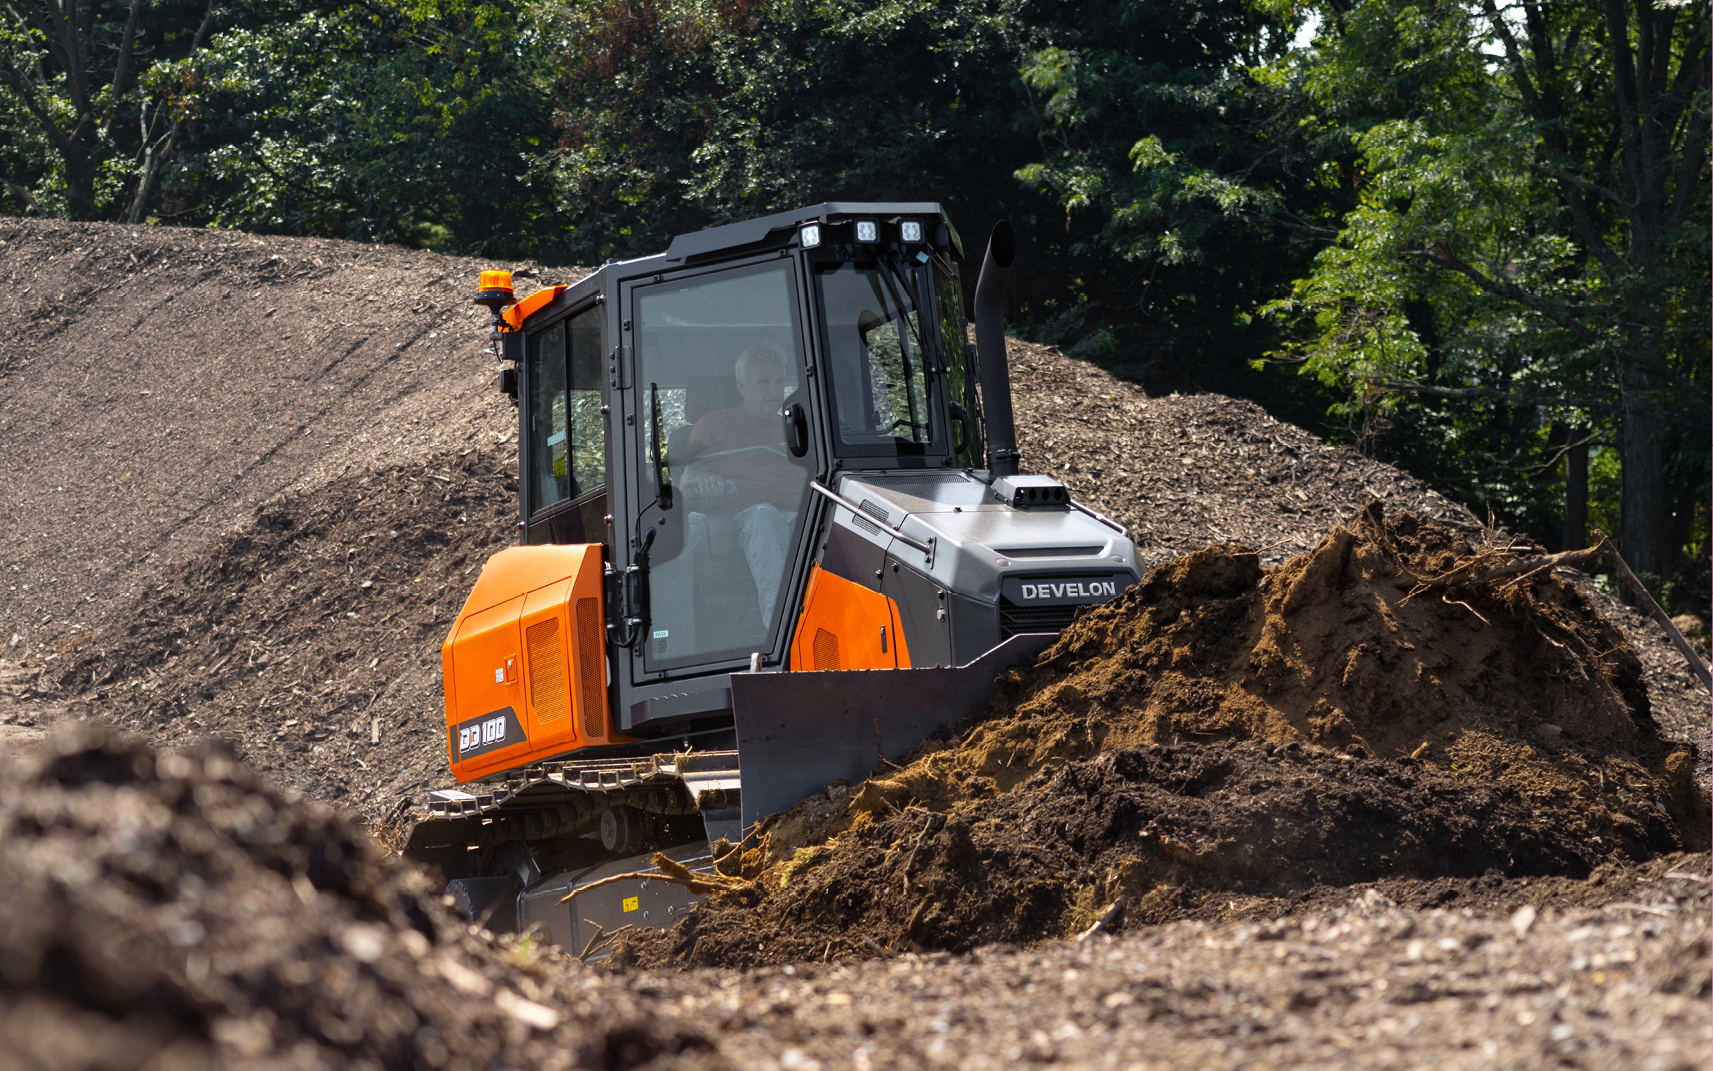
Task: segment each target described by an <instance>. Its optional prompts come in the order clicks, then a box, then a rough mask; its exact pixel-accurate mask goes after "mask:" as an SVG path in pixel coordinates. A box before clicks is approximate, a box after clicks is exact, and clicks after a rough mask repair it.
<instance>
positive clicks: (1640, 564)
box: [1618, 362, 1671, 590]
mask: <svg viewBox="0 0 1713 1071" xmlns="http://www.w3.org/2000/svg"><path fill="white" fill-rule="evenodd" d="M1638 363H1640V362H1634V363H1630V364H1628V365H1627V367H1626V368H1625V369H1624V371H1623V373H1622V380H1621V382H1620V391H1621V394H1622V399H1623V407H1624V416H1623V421H1622V427H1621V428H1620V431H1619V446H1618V455H1619V458H1620V460H1621V461H1622V463H1623V479H1622V485H1621V488H1620V491H1619V495H1618V549H1619V550H1620V551H1621V552H1622V553H1623V555H1624V558H1625V559H1626V560H1627V561H1628V562H1629V563H1630V568H1631V569H1633V570H1635V572H1636V574H1637V575H1638V576H1640V577H1641V578H1642V580H1643V582H1645V583H1646V584H1647V585H1648V586H1649V587H1651V588H1654V589H1655V590H1658V585H1659V583H1660V581H1661V580H1662V579H1663V578H1664V576H1665V572H1666V565H1667V563H1668V562H1669V561H1670V553H1669V550H1670V543H1671V524H1670V508H1671V507H1670V497H1671V496H1670V489H1669V488H1668V487H1667V480H1666V471H1665V462H1666V444H1665V436H1664V432H1665V429H1664V428H1663V427H1661V426H1660V424H1659V422H1658V421H1657V420H1656V419H1655V402H1654V399H1653V397H1652V392H1653V390H1655V389H1657V388H1656V387H1655V386H1654V385H1653V384H1652V383H1651V382H1649V378H1650V377H1649V376H1648V374H1647V373H1646V371H1644V370H1643V369H1640V368H1637V367H1636V364H1638Z"/></svg>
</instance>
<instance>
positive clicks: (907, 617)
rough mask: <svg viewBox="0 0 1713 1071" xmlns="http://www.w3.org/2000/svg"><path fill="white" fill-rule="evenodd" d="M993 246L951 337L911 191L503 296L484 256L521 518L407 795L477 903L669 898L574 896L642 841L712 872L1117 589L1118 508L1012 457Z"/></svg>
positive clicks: (536, 914) (578, 927)
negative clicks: (436, 749)
mask: <svg viewBox="0 0 1713 1071" xmlns="http://www.w3.org/2000/svg"><path fill="white" fill-rule="evenodd" d="M1015 245H1016V243H1015V237H1014V235H1013V232H1012V229H1011V227H1010V226H1009V225H1008V224H1006V223H1000V224H999V225H997V226H996V227H995V228H994V231H993V233H992V235H991V237H990V239H989V241H988V245H987V249H986V253H985V256H984V259H983V261H982V266H981V273H980V276H979V278H978V279H977V281H976V285H975V293H974V300H973V303H972V306H971V311H972V312H973V317H974V335H975V344H974V345H973V346H971V345H969V344H968V342H967V339H968V337H969V336H968V333H967V321H966V317H965V303H964V297H963V289H962V286H961V280H960V273H959V265H960V264H961V263H962V262H963V261H964V253H963V248H962V243H961V240H960V238H959V236H958V233H957V231H956V229H955V228H954V227H953V226H952V224H951V221H950V220H949V219H948V218H947V217H946V213H945V212H944V211H942V209H941V208H940V206H939V205H937V204H931V203H918V204H909V203H900V204H858V203H827V204H819V205H815V206H813V207H809V208H805V209H802V210H801V211H796V212H784V213H779V214H776V215H770V216H765V217H762V218H759V219H753V220H749V221H747V222H743V223H736V224H732V225H729V226H722V227H716V228H713V229H710V230H704V231H700V232H697V233H694V234H686V235H681V236H679V237H678V238H676V239H674V240H673V241H672V243H671V246H670V248H668V249H667V250H666V251H665V252H664V253H661V254H659V255H656V256H650V257H644V258H641V259H637V260H628V261H613V262H609V263H607V264H606V265H605V266H603V267H602V268H600V269H599V270H598V271H596V272H594V273H593V274H591V275H589V276H587V277H586V278H584V279H582V280H581V281H579V282H576V283H573V284H571V285H568V286H551V287H547V288H546V289H542V290H538V291H536V292H535V293H533V294H531V295H530V296H528V297H526V298H524V299H522V300H514V294H513V291H512V284H511V276H510V274H509V273H507V272H497V271H490V272H483V273H482V277H481V282H480V288H479V291H478V294H477V297H476V301H477V302H478V303H479V304H482V305H484V306H486V307H487V308H488V309H489V310H490V311H491V312H492V314H493V323H492V332H491V338H492V341H493V343H494V344H493V346H492V348H491V352H493V353H495V354H496V355H497V356H498V357H499V359H500V362H501V363H500V374H499V383H500V389H501V390H503V391H504V392H505V393H507V394H509V395H510V396H511V397H512V398H513V400H514V402H515V403H516V406H517V413H518V476H517V482H518V497H519V503H518V505H519V514H518V516H519V520H518V528H519V541H518V542H519V545H518V546H515V547H509V548H507V549H505V550H502V551H500V552H498V553H496V554H495V555H493V557H491V558H490V559H489V560H488V561H487V563H486V564H485V565H484V567H483V569H482V571H481V574H480V576H479V578H478V580H477V581H476V584H475V587H474V588H473V589H472V590H471V592H470V595H469V598H468V599H467V600H466V601H465V603H464V607H463V610H462V611H461V613H460V614H459V616H458V620H457V622H456V623H455V624H454V625H453V626H452V630H451V632H450V633H449V634H448V635H447V637H446V641H445V644H444V646H443V647H442V649H441V660H442V666H443V670H444V679H445V692H446V747H447V758H448V761H449V763H450V766H451V770H452V773H453V775H455V777H456V778H457V780H458V781H459V782H460V786H461V787H459V788H448V789H442V790H438V791H435V792H432V793H430V799H429V816H428V818H427V819H426V820H424V821H421V822H419V823H418V824H417V825H416V826H415V827H414V828H413V829H412V831H411V834H410V837H409V841H408V845H407V847H406V850H405V854H406V855H407V856H409V857H411V858H414V859H417V860H419V861H422V862H424V863H428V864H430V865H432V866H434V867H436V868H438V869H439V870H440V872H441V873H442V874H443V875H444V876H445V877H446V879H448V892H449V893H450V894H451V895H452V896H453V897H454V899H455V901H456V902H457V903H458V904H459V905H460V906H461V907H462V909H463V910H464V911H465V912H466V913H467V914H468V915H470V917H472V918H475V919H479V920H482V921H484V922H485V923H486V924H487V925H489V926H490V927H491V928H493V929H496V930H505V929H522V928H524V927H527V926H536V927H539V928H540V929H541V930H542V931H543V936H544V937H545V938H546V939H547V940H548V941H550V942H552V943H556V944H559V945H561V946H563V947H567V948H570V949H572V950H576V949H579V948H586V947H588V945H589V943H590V941H591V939H592V938H593V936H594V935H596V934H600V933H603V932H611V931H612V930H614V929H617V928H619V927H622V926H626V925H634V926H640V927H651V926H667V925H670V924H671V923H673V922H674V921H675V920H676V919H677V918H679V917H681V916H682V915H683V913H684V912H685V911H687V910H690V909H691V908H692V907H694V905H695V903H696V902H697V898H696V897H695V896H693V895H691V894H690V893H689V892H688V891H687V889H686V887H684V886H683V885H680V884H675V883H672V882H669V881H664V880H650V879H648V878H639V877H632V878H627V879H623V880H618V881H610V882H606V883H604V884H602V885H601V886H600V887H598V888H590V889H589V890H588V895H578V896H577V898H576V899H574V900H570V901H569V902H567V900H566V898H567V895H568V894H570V893H572V892H573V891H576V890H579V889H581V888H583V887H585V886H592V885H593V884H594V883H595V882H597V881H600V879H602V878H607V877H612V876H615V875H619V874H638V873H642V874H648V873H658V871H654V870H652V869H651V867H650V866H649V864H648V862H647V860H648V858H650V856H647V855H642V856H637V855H635V854H634V853H641V852H645V850H662V851H664V852H665V854H666V856H667V857H668V858H670V859H672V860H674V861H675V862H676V863H678V864H679V865H681V866H684V867H687V868H689V869H690V870H692V871H695V870H698V869H707V868H709V867H711V866H712V858H711V851H712V849H711V847H710V846H711V845H713V844H716V843H718V842H721V841H724V842H729V843H732V844H741V843H742V842H743V840H744V838H745V836H746V834H749V833H751V832H752V831H753V830H754V829H755V827H756V823H757V822H758V821H760V820H761V819H763V818H764V817H766V816H767V815H770V814H773V813H775V812H778V811H781V810H784V809H785V808H787V807H789V806H791V805H792V804H794V803H796V802H798V801H799V800H802V799H804V798H806V797H808V796H809V795H811V794H813V793H815V792H817V791H819V790H821V789H823V788H824V787H826V786H827V785H829V784H831V783H834V782H838V781H844V782H846V783H854V782H857V781H860V780H861V779H863V778H865V777H867V776H869V775H870V774H871V773H872V772H873V771H874V770H875V769H876V767H877V766H879V765H880V764H882V763H883V762H891V761H896V760H899V759H902V758H903V757H904V756H905V755H907V754H908V753H910V752H911V751H913V750H914V749H915V748H916V747H918V746H919V745H920V744H921V743H922V742H923V741H924V740H926V739H927V738H928V737H929V736H930V735H932V734H933V733H934V732H935V731H937V730H939V729H941V728H943V727H946V726H950V725H954V724H956V723H957V722H959V721H960V720H962V719H964V718H965V717H967V716H968V715H969V714H970V713H971V712H972V711H974V710H975V709H976V708H977V707H978V706H979V705H980V704H981V703H982V702H983V701H984V700H986V699H987V698H988V697H989V696H990V695H991V694H992V692H993V690H994V685H995V680H996V678H997V677H998V676H999V675H1000V674H1002V673H1004V672H1005V671H1006V670H1008V669H1010V668H1012V667H1013V666H1016V665H1019V664H1022V663H1025V662H1028V661H1031V660H1033V659H1034V658H1035V657H1036V656H1038V655H1039V654H1040V652H1041V651H1043V650H1044V649H1045V648H1046V647H1047V646H1048V645H1050V644H1051V642H1052V641H1053V639H1054V638H1055V637H1056V636H1057V634H1058V632H1059V630H1061V629H1062V628H1064V627H1065V626H1066V625H1067V624H1069V623H1070V621H1071V619H1072V617H1073V616H1074V614H1075V613H1076V611H1077V608H1078V607H1080V606H1086V605H1090V604H1094V603H1101V602H1105V601H1107V600H1109V599H1112V598H1114V597H1115V596H1117V595H1118V594H1120V593H1121V592H1123V591H1124V589H1125V588H1126V587H1128V586H1129V585H1131V584H1133V583H1135V582H1136V580H1137V577H1138V564H1137V560H1136V550H1135V547H1134V545H1133V544H1132V543H1131V541H1130V540H1129V539H1128V538H1127V537H1126V534H1125V531H1124V529H1123V528H1122V527H1121V526H1120V525H1118V524H1116V523H1114V522H1113V521H1111V520H1109V519H1108V518H1106V517H1104V516H1102V515H1101V514H1099V513H1098V512H1096V511H1094V510H1092V509H1090V508H1088V507H1086V506H1084V505H1082V504H1080V503H1078V502H1077V501H1076V500H1075V499H1073V498H1071V497H1070V494H1069V492H1068V491H1067V489H1066V488H1065V486H1064V485H1063V484H1061V483H1059V482H1058V481H1055V480H1053V479H1050V478H1047V477H1044V476H1034V475H1024V474H1020V473H1019V469H1018V462H1019V460H1020V457H1019V454H1018V452H1017V448H1016V433H1015V428H1014V422H1013V419H1012V404H1011V387H1010V381H1009V374H1008V371H1007V368H1006V356H1005V337H1004V330H1003V321H1002V313H1003V303H1004V295H1005V291H1006V287H1007V284H1008V277H1009V274H1010V269H1011V265H1012V262H1013V260H1014V255H1015ZM1067 404H1072V405H1074V404H1075V401H1074V400H1070V401H1069V402H1068V403H1067ZM597 838H598V841H599V845H600V847H599V848H596V847H595V842H596V840H597ZM721 847H722V848H724V845H721ZM627 854H629V855H632V857H631V858H617V859H615V858H614V857H615V856H625V855H627Z"/></svg>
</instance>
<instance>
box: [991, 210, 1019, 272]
mask: <svg viewBox="0 0 1713 1071" xmlns="http://www.w3.org/2000/svg"><path fill="white" fill-rule="evenodd" d="M1016 259H1017V232H1016V231H1015V230H1013V229H1012V227H1011V221H1010V220H1004V219H1002V220H1000V221H999V222H998V223H995V224H994V225H993V233H992V234H991V235H989V236H988V239H987V260H991V261H992V262H993V264H994V267H997V268H1002V269H1006V270H1010V268H1011V264H1012V261H1014V260H1016Z"/></svg>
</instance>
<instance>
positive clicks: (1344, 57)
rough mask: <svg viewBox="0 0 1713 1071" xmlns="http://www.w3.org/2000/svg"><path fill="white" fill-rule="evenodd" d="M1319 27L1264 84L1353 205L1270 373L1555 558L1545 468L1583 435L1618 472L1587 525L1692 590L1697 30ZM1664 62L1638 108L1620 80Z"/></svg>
mask: <svg viewBox="0 0 1713 1071" xmlns="http://www.w3.org/2000/svg"><path fill="white" fill-rule="evenodd" d="M1608 6H1609V5H1608ZM1637 10H1638V11H1644V12H1646V11H1648V10H1649V9H1646V8H1638V9H1637ZM1324 14H1325V16H1326V18H1327V19H1328V26H1329V31H1328V32H1326V33H1324V34H1323V35H1322V36H1321V37H1320V38H1319V39H1318V40H1317V42H1316V45H1315V47H1314V48H1313V49H1312V50H1309V51H1306V52H1302V53H1294V54H1292V55H1290V56H1287V57H1286V58H1285V59H1284V60H1283V61H1282V62H1280V63H1279V64H1277V65H1276V69H1275V72H1274V78H1275V79H1276V80H1281V81H1292V82H1295V83H1296V84H1299V85H1301V86H1302V88H1303V92H1304V93H1305V94H1306V95H1307V96H1308V97H1309V98H1310V99H1311V100H1312V102H1313V106H1314V109H1315V112H1316V115H1317V121H1318V122H1320V123H1322V124H1324V125H1325V126H1326V127H1327V128H1328V129H1329V130H1336V131H1337V132H1339V133H1340V134H1341V135H1342V136H1345V137H1347V138H1348V139H1349V142H1350V144H1351V145H1352V146H1353V147H1354V149H1355V151H1356V161H1355V169H1356V172H1357V174H1358V176H1359V178H1358V182H1357V185H1356V190H1357V199H1356V203H1355V205H1354V206H1352V208H1351V209H1350V210H1349V211H1347V212H1346V213H1345V214H1344V216H1343V218H1342V219H1341V220H1340V221H1339V225H1338V232H1337V234H1336V237H1335V240H1333V241H1332V242H1331V243H1330V244H1328V245H1327V246H1326V247H1325V248H1324V249H1323V250H1322V251H1321V252H1320V253H1319V254H1318V256H1317V257H1316V259H1315V263H1314V267H1313V270H1312V271H1311V272H1309V273H1307V274H1306V275H1305V276H1304V277H1302V278H1301V279H1299V280H1298V281H1297V282H1296V283H1295V285H1294V286H1293V288H1292V292H1291V294H1290V295H1289V296H1288V297H1286V298H1283V299H1281V300H1277V301H1274V302H1272V303H1270V304H1269V305H1267V306H1265V307H1264V309H1263V312H1265V313H1268V314H1270V315H1272V316H1274V317H1275V318H1277V319H1279V320H1280V321H1282V322H1284V323H1286V324H1288V325H1289V327H1290V329H1291V330H1290V332H1289V338H1288V342H1287V344H1286V345H1285V346H1282V347H1280V350H1279V351H1278V352H1277V354H1276V355H1277V356H1282V357H1288V358H1291V359H1296V360H1301V361H1303V362H1304V368H1305V371H1307V372H1309V373H1310V374H1313V375H1315V376H1317V377H1318V378H1319V379H1320V380H1321V381H1322V382H1324V383H1326V384H1328V385H1329V386H1334V387H1337V388H1341V389H1344V390H1347V391H1348V392H1349V393H1348V399H1347V401H1346V402H1344V403H1343V404H1341V406H1340V407H1339V412H1340V413H1341V414H1342V415H1344V416H1345V417H1346V418H1347V419H1349V420H1350V421H1351V423H1352V426H1353V428H1355V429H1356V430H1357V434H1358V435H1359V437H1361V438H1363V439H1365V440H1366V441H1367V444H1368V445H1369V446H1370V448H1372V449H1374V450H1376V452H1378V453H1380V454H1381V455H1382V456H1388V457H1391V458H1393V459H1395V460H1399V461H1401V462H1402V463H1404V464H1405V465H1406V467H1410V468H1412V469H1415V470H1416V471H1427V472H1432V473H1437V474H1439V475H1440V478H1441V482H1442V483H1443V484H1446V485H1449V486H1450V489H1451V491H1452V493H1453V494H1454V495H1455V496H1456V497H1459V498H1461V499H1462V500H1464V501H1466V502H1468V503H1470V504H1471V505H1472V506H1476V507H1477V508H1480V507H1487V508H1491V509H1492V510H1493V511H1494V512H1495V513H1496V514H1497V516H1498V517H1499V519H1500V520H1501V522H1502V523H1504V524H1506V525H1507V526H1510V527H1512V528H1513V529H1520V530H1523V531H1528V532H1532V533H1533V534H1535V535H1536V536H1537V538H1540V539H1541V540H1542V541H1543V542H1547V543H1549V544H1552V543H1556V542H1557V538H1558V533H1557V528H1556V523H1557V517H1558V514H1559V512H1560V505H1559V502H1558V501H1556V500H1555V496H1556V495H1559V494H1562V493H1563V486H1564V485H1563V482H1562V480H1561V479H1557V478H1555V476H1556V460H1557V451H1558V446H1557V444H1558V443H1559V442H1562V441H1564V440H1563V438H1562V437H1563V436H1564V435H1566V434H1570V431H1569V429H1572V428H1576V429H1583V430H1581V431H1578V432H1577V434H1578V435H1589V434H1591V435H1592V436H1593V438H1594V441H1595V442H1596V443H1597V444H1599V445H1602V446H1605V447H1609V449H1602V450H1597V451H1596V455H1595V457H1596V464H1595V466H1594V479H1593V480H1592V481H1591V494H1592V496H1593V499H1594V501H1593V502H1592V503H1591V507H1592V511H1593V515H1594V516H1595V518H1596V523H1603V524H1605V525H1607V528H1606V530H1607V531H1609V532H1612V533H1613V534H1617V535H1620V536H1621V543H1622V545H1623V546H1624V547H1625V553H1626V554H1628V555H1630V556H1631V557H1632V560H1633V561H1639V562H1642V563H1643V564H1641V565H1638V568H1639V569H1641V570H1642V571H1644V572H1647V573H1649V574H1651V575H1652V576H1654V577H1655V578H1656V579H1664V577H1665V575H1666V574H1667V573H1669V572H1672V571H1674V570H1675V571H1681V570H1682V569H1685V568H1693V569H1698V570H1699V569H1704V561H1703V562H1702V563H1700V564H1698V563H1697V561H1696V559H1695V558H1691V557H1689V556H1688V554H1689V553H1690V547H1689V544H1687V543H1686V542H1685V540H1686V539H1692V538H1693V535H1692V530H1693V528H1694V523H1693V521H1692V520H1691V518H1693V517H1694V516H1696V515H1698V511H1701V510H1702V509H1703V508H1704V507H1702V506H1701V505H1700V504H1701V503H1705V501H1706V491H1707V471H1708V470H1707V450H1706V437H1707V432H1706V428H1707V408H1706V405H1705V395H1706V391H1707V389H1708V385H1709V362H1708V347H1707V301H1706V289H1707V278H1708V257H1707V233H1708V218H1707V204H1706V197H1705V178H1706V163H1705V154H1706V130H1707V126H1708V121H1709V118H1708V111H1707V79H1706V66H1707V64H1706V58H1707V51H1706V50H1707V40H1708V38H1707V17H1706V11H1705V9H1703V8H1694V9H1685V11H1684V14H1683V16H1682V17H1681V19H1679V20H1678V21H1677V23H1676V24H1675V26H1674V24H1673V22H1672V18H1671V17H1670V16H1667V17H1656V16H1657V12H1656V13H1653V14H1648V15H1646V16H1645V17H1644V16H1640V15H1637V16H1635V20H1634V22H1632V24H1631V29H1630V33H1629V37H1627V38H1620V37H1615V36H1612V35H1611V34H1610V28H1609V26H1608V23H1607V21H1606V20H1607V15H1608V12H1607V11H1606V9H1605V8H1602V7H1600V6H1598V5H1593V4H1591V3H1577V4H1567V5H1560V6H1558V7H1555V8H1552V9H1550V10H1549V9H1545V8H1538V7H1533V6H1528V7H1525V8H1524V9H1522V10H1520V11H1509V12H1506V13H1503V14H1501V13H1500V12H1499V11H1498V10H1497V9H1496V8H1494V7H1492V6H1490V5H1485V4H1471V3H1466V2H1462V0H1437V2H1433V3H1427V4H1421V3H1405V2H1399V0H1371V2H1368V3H1364V4H1361V5H1358V6H1356V7H1354V8H1350V9H1348V10H1344V11H1343V12H1342V13H1340V12H1339V11H1337V10H1335V9H1333V8H1327V9H1325V11H1324ZM1632 14H1634V13H1632ZM1650 19H1651V20H1652V21H1649V20H1650ZM1644 37H1645V38H1646V47H1642V40H1641V39H1642V38H1644ZM1638 56H1639V57H1640V59H1639V60H1638V59H1637V57H1638ZM1650 60H1651V62H1654V63H1655V64H1656V66H1655V68H1654V70H1653V71H1644V72H1643V76H1644V80H1646V81H1649V82H1650V83H1655V84H1656V88H1657V87H1658V86H1666V85H1670V86H1671V87H1672V88H1671V89H1670V91H1669V92H1665V93H1656V95H1655V96H1654V97H1653V98H1647V97H1646V95H1645V93H1643V94H1641V95H1640V97H1639V98H1638V95H1637V92H1636V90H1635V77H1636V76H1634V75H1633V74H1626V73H1625V72H1626V70H1627V68H1626V67H1625V63H1626V62H1630V63H1632V64H1633V63H1634V62H1645V61H1650ZM1625 94H1630V99H1632V100H1634V99H1641V100H1642V104H1640V105H1634V106H1632V105H1626V104H1625V103H1624V101H1625V99H1626V97H1625ZM1638 109H1640V111H1641V112H1642V113H1643V116H1644V117H1643V118H1642V119H1636V118H1635V112H1636V111H1637V110H1638ZM1648 115H1651V116H1653V118H1652V119H1647V118H1646V116H1648ZM1649 123H1652V124H1653V128H1652V129H1647V127H1648V124H1649ZM1638 124H1639V126H1640V128H1641V133H1638V135H1637V137H1635V138H1634V139H1631V138H1630V137H1629V135H1628V133H1627V131H1634V130H1637V129H1638ZM1642 133H1645V134H1646V135H1647V136H1646V137H1643V136H1642ZM1650 139H1651V140H1650ZM1620 461H1621V463H1622V477H1621V479H1620V478H1619V475H1618V472H1617V471H1616V469H1614V468H1613V466H1616V465H1618V464H1619V463H1620ZM1650 496H1651V497H1650ZM1620 498H1622V499H1624V501H1623V503H1622V508H1621V509H1620V504H1621V503H1620V501H1619V499H1620ZM1673 518H1675V519H1673ZM1701 557H1702V558H1703V559H1704V551H1703V552H1701Z"/></svg>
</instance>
